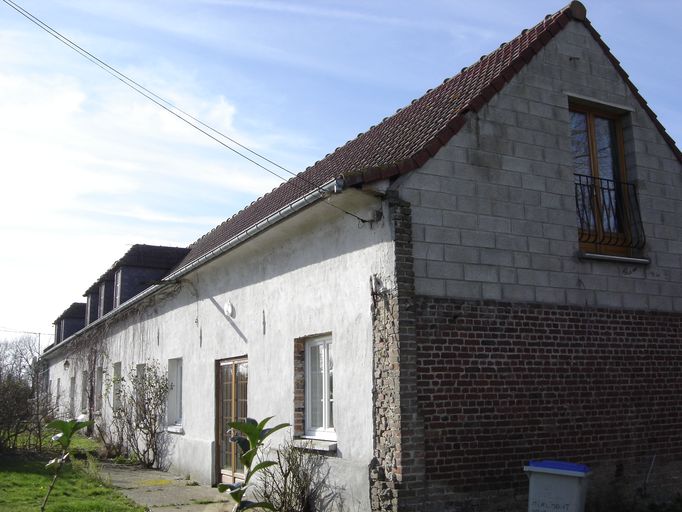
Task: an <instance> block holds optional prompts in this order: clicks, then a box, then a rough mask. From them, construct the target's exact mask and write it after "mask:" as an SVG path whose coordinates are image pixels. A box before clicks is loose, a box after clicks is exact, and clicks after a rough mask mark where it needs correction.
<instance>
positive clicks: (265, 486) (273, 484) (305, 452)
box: [255, 440, 343, 512]
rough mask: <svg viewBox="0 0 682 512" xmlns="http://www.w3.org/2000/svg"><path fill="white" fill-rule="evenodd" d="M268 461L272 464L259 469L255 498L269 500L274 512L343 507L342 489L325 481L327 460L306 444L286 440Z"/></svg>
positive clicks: (330, 509) (304, 511)
mask: <svg viewBox="0 0 682 512" xmlns="http://www.w3.org/2000/svg"><path fill="white" fill-rule="evenodd" d="M271 460H273V461H274V462H275V464H274V465H273V466H270V467H268V468H266V469H265V470H264V471H263V475H262V477H261V478H260V479H259V481H258V484H257V486H256V490H255V495H256V498H257V501H267V502H269V503H272V504H273V505H274V507H275V510H277V511H278V512H313V511H319V512H323V511H332V510H342V509H343V501H342V499H341V493H340V491H341V490H342V489H339V488H337V487H334V486H332V485H330V484H329V483H328V476H329V466H328V464H327V461H326V459H325V458H324V457H323V456H321V455H319V454H318V453H315V452H313V451H312V450H311V449H310V446H307V447H306V446H305V445H304V446H303V447H300V446H294V443H293V441H291V440H288V441H286V442H285V443H284V444H282V445H281V446H280V447H279V448H278V449H277V450H276V457H274V459H273V458H271Z"/></svg>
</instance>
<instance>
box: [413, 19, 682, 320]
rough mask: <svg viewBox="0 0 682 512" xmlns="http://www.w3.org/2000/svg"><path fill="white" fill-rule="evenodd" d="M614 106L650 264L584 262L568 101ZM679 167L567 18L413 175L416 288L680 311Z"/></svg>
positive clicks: (424, 291) (588, 41)
mask: <svg viewBox="0 0 682 512" xmlns="http://www.w3.org/2000/svg"><path fill="white" fill-rule="evenodd" d="M571 97H574V98H576V97H580V98H583V99H585V98H587V99H592V101H594V102H597V103H603V104H608V105H616V106H620V107H621V108H622V109H623V110H624V111H626V112H629V113H626V114H624V116H623V128H624V139H625V141H624V142H625V156H626V166H627V172H628V179H629V181H631V182H632V181H634V182H635V183H636V184H637V187H638V192H639V200H640V206H641V214H642V220H643V223H644V230H645V234H646V237H647V245H646V247H645V248H644V250H643V253H642V256H646V257H647V258H649V259H650V260H651V264H650V265H647V266H643V265H635V264H623V263H614V262H598V261H590V260H580V259H578V258H577V257H576V252H577V250H578V248H579V244H578V231H577V225H576V207H575V196H574V177H573V167H572V163H573V160H572V154H571V148H570V126H569V109H568V104H569V98H571ZM681 175H682V166H681V165H680V163H679V162H678V161H677V160H676V158H675V156H674V154H673V153H672V151H671V150H670V148H669V146H667V144H666V143H665V141H664V140H663V139H662V137H661V136H660V134H659V132H658V131H657V130H656V128H655V126H654V125H653V123H652V122H651V120H650V119H649V117H648V116H647V115H646V113H645V112H644V111H643V110H642V109H641V107H640V105H639V104H638V103H637V101H636V99H635V98H634V97H633V96H632V94H631V92H630V91H629V90H628V88H627V87H626V85H625V83H624V82H623V81H622V79H621V77H620V76H619V75H618V74H617V72H616V70H615V69H614V68H613V66H612V65H611V63H610V62H609V61H608V59H607V58H606V56H605V55H604V54H603V52H602V50H601V48H600V47H599V46H598V44H597V43H596V42H595V41H594V39H593V38H592V36H591V35H590V34H589V32H588V31H587V30H586V29H585V27H584V26H583V25H582V24H580V23H578V22H571V23H569V25H568V26H567V27H566V28H565V29H564V30H563V31H562V32H561V33H559V34H558V35H557V36H556V37H555V38H554V40H552V41H550V42H549V43H548V45H547V46H546V47H545V48H544V49H543V50H542V51H541V52H540V53H539V54H538V55H537V56H535V57H534V59H533V60H532V61H531V62H530V63H529V64H528V65H527V66H526V68H524V69H523V70H522V71H521V72H520V73H518V74H517V75H516V77H515V78H514V79H513V80H512V81H511V82H510V83H509V84H507V85H506V86H505V88H504V89H503V90H502V91H501V92H500V93H498V94H497V95H496V96H495V97H494V98H493V99H492V100H491V101H490V102H489V104H488V105H486V106H485V107H483V108H482V109H481V110H480V111H479V112H478V113H472V114H469V118H468V122H467V124H466V126H465V127H464V128H462V130H461V131H460V132H459V133H458V134H457V135H455V136H454V137H453V138H452V139H451V140H450V142H449V143H448V144H447V145H446V146H445V147H443V148H442V149H441V151H440V152H439V153H438V154H437V155H436V156H435V157H434V158H433V159H431V160H430V161H428V162H427V163H426V164H425V165H424V166H423V167H422V168H421V169H420V170H418V171H416V172H414V173H411V174H409V175H407V176H406V177H405V178H403V180H402V182H401V183H400V194H401V197H402V198H403V199H405V200H406V201H409V202H410V203H411V204H412V214H413V237H414V240H413V246H414V258H415V278H416V281H415V289H416V293H417V294H418V295H419V294H424V295H432V296H450V297H461V298H474V299H491V300H507V301H531V302H535V301H537V302H544V303H552V304H574V305H582V306H605V307H616V308H619V307H625V308H640V309H650V310H663V311H682V270H681V263H682V259H681V257H682V183H681V182H680V177H681Z"/></svg>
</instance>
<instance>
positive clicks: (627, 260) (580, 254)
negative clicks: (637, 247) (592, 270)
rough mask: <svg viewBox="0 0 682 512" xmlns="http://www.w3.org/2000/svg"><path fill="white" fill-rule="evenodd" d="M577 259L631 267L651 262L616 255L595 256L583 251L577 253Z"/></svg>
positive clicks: (595, 254) (647, 259)
mask: <svg viewBox="0 0 682 512" xmlns="http://www.w3.org/2000/svg"><path fill="white" fill-rule="evenodd" d="M578 259H581V260H596V261H611V262H613V263H628V264H631V265H649V264H650V263H651V260H650V259H649V258H633V257H632V256H619V255H616V254H597V253H593V252H584V251H578Z"/></svg>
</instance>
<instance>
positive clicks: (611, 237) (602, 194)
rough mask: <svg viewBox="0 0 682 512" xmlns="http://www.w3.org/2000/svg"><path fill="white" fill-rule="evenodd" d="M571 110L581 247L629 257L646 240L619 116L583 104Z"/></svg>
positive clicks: (587, 251) (597, 252) (582, 249)
mask: <svg viewBox="0 0 682 512" xmlns="http://www.w3.org/2000/svg"><path fill="white" fill-rule="evenodd" d="M570 114H571V149H572V151H573V172H574V177H575V201H576V211H577V217H578V219H577V220H578V229H579V239H580V250H581V251H582V252H584V253H595V254H612V255H621V256H630V255H631V252H632V250H633V249H641V248H642V247H644V242H645V238H644V230H643V228H642V221H641V218H640V215H639V203H638V201H637V191H636V188H635V185H634V183H630V182H628V180H627V175H626V170H625V159H624V151H623V132H622V126H621V116H619V115H616V114H613V113H609V112H602V111H599V110H595V109H590V108H585V107H583V106H572V107H571V113H570Z"/></svg>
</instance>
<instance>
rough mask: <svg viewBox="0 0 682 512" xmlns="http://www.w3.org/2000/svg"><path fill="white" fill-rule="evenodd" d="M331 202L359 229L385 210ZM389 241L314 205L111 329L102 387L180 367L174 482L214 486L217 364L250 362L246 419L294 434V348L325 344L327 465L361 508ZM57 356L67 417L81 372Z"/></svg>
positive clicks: (354, 198) (349, 197) (358, 202)
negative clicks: (267, 420) (330, 373)
mask: <svg viewBox="0 0 682 512" xmlns="http://www.w3.org/2000/svg"><path fill="white" fill-rule="evenodd" d="M335 199H336V201H337V202H339V204H340V205H342V206H343V207H344V208H347V209H352V210H353V212H354V213H357V214H359V215H361V216H363V217H366V218H369V217H371V216H372V215H374V211H375V210H376V209H380V208H381V207H382V205H381V201H380V200H378V199H376V198H374V197H373V196H371V195H368V194H364V193H362V192H357V191H354V190H349V191H346V192H344V194H342V196H336V197H335ZM384 213H387V212H384ZM391 240H392V235H391V232H390V228H389V223H388V222H378V223H373V224H372V225H371V226H370V225H369V224H361V223H359V221H358V220H356V219H355V218H352V217H351V216H349V215H346V214H343V213H341V212H340V211H338V210H336V209H333V208H330V207H329V206H328V205H325V204H323V203H317V204H316V205H314V206H312V207H309V208H308V209H306V210H304V211H302V212H299V213H298V214H296V215H295V216H293V217H291V218H289V219H287V220H285V221H283V222H281V223H280V224H278V225H277V226H276V228H275V229H270V230H268V231H266V232H264V233H261V234H259V235H258V236H257V237H255V238H253V239H251V240H248V241H247V242H245V243H243V244H242V245H240V246H237V247H236V248H234V249H233V250H231V251H229V252H227V253H226V254H224V255H222V256H220V257H218V258H217V259H215V260H213V261H211V262H209V263H207V264H205V265H204V266H201V267H199V268H197V269H196V270H194V271H192V272H191V273H190V274H188V275H186V276H185V277H183V279H182V281H181V285H180V287H179V290H178V292H177V294H176V295H174V296H172V297H170V298H167V299H165V300H162V301H159V302H157V303H155V304H153V305H150V306H148V307H146V308H145V309H144V310H143V311H142V312H141V313H140V315H139V316H137V315H134V316H129V317H128V318H126V319H124V320H122V321H119V322H114V323H113V324H112V325H111V327H110V329H109V335H108V337H107V339H106V351H107V360H106V362H105V364H104V367H105V371H106V373H108V374H109V376H111V374H112V371H113V365H114V364H115V363H117V362H121V364H122V375H123V376H126V375H128V373H129V372H130V370H134V369H135V368H136V365H138V364H140V363H144V362H147V361H152V360H157V361H159V362H160V363H161V365H162V367H164V368H165V367H167V365H168V360H169V359H175V358H182V364H183V390H182V409H183V412H182V416H183V419H182V428H181V429H177V430H181V432H182V433H174V434H173V435H172V438H173V443H172V444H173V448H172V467H171V469H172V470H173V471H175V472H177V473H179V474H183V475H189V476H190V477H191V478H192V479H195V480H198V481H201V482H204V483H211V482H213V483H214V482H215V480H216V475H215V474H214V466H215V462H214V460H215V459H214V457H215V435H216V434H215V431H216V427H215V424H216V407H215V400H216V376H215V365H216V361H217V360H222V359H227V358H234V357H239V356H247V358H248V363H249V365H248V368H249V370H248V371H249V375H248V414H249V416H250V417H254V418H259V419H260V418H264V417H266V416H275V418H274V419H273V422H288V423H292V424H293V420H294V418H293V414H294V402H293V396H294V348H293V344H294V340H295V339H299V338H302V337H307V336H315V335H320V334H330V335H331V338H332V344H333V348H334V416H335V430H336V434H337V453H336V456H334V457H330V458H329V459H328V460H329V463H330V467H332V470H333V472H332V477H333V478H334V480H336V481H338V482H339V483H340V484H341V485H343V486H344V487H345V489H346V502H347V504H351V503H355V504H356V505H357V506H358V507H359V509H360V510H365V509H368V508H369V505H368V499H369V491H368V469H367V468H368V464H369V462H370V460H371V458H372V455H373V446H372V319H371V311H370V305H371V293H370V277H371V276H372V275H378V276H380V277H381V279H382V281H383V282H385V283H391V282H392V280H393V275H392V272H393V268H394V262H393V253H394V251H393V249H392V241H391ZM227 304H231V305H232V307H233V313H234V317H231V316H230V315H229V307H228V308H226V305H227ZM226 309H227V310H228V312H227V314H226ZM66 357H67V358H69V357H70V359H71V360H70V364H69V368H68V370H65V369H64V364H63V360H64V357H63V355H60V354H59V352H58V351H55V353H54V356H53V357H50V363H51V367H50V380H51V383H52V384H51V385H52V393H53V395H55V394H56V382H57V379H60V382H61V395H62V401H61V406H62V408H61V410H62V412H65V411H68V403H67V402H68V396H69V390H68V388H67V386H68V384H69V382H70V377H71V376H73V375H81V373H82V371H83V369H84V368H83V364H82V362H79V361H78V358H77V357H74V356H73V355H72V356H68V355H67V356H66ZM80 380H81V379H76V381H77V382H78V385H79V386H82V384H81V383H80ZM81 392H82V390H81V389H80V388H79V389H77V390H76V396H77V397H80V396H81ZM104 402H105V410H104V414H105V415H107V414H108V413H109V411H108V410H107V406H106V403H107V400H106V399H105V400H104ZM108 402H109V403H110V402H111V398H109V400H108ZM78 404H80V398H78ZM289 432H291V430H289ZM283 435H286V434H283ZM281 437H282V436H280V438H281Z"/></svg>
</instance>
